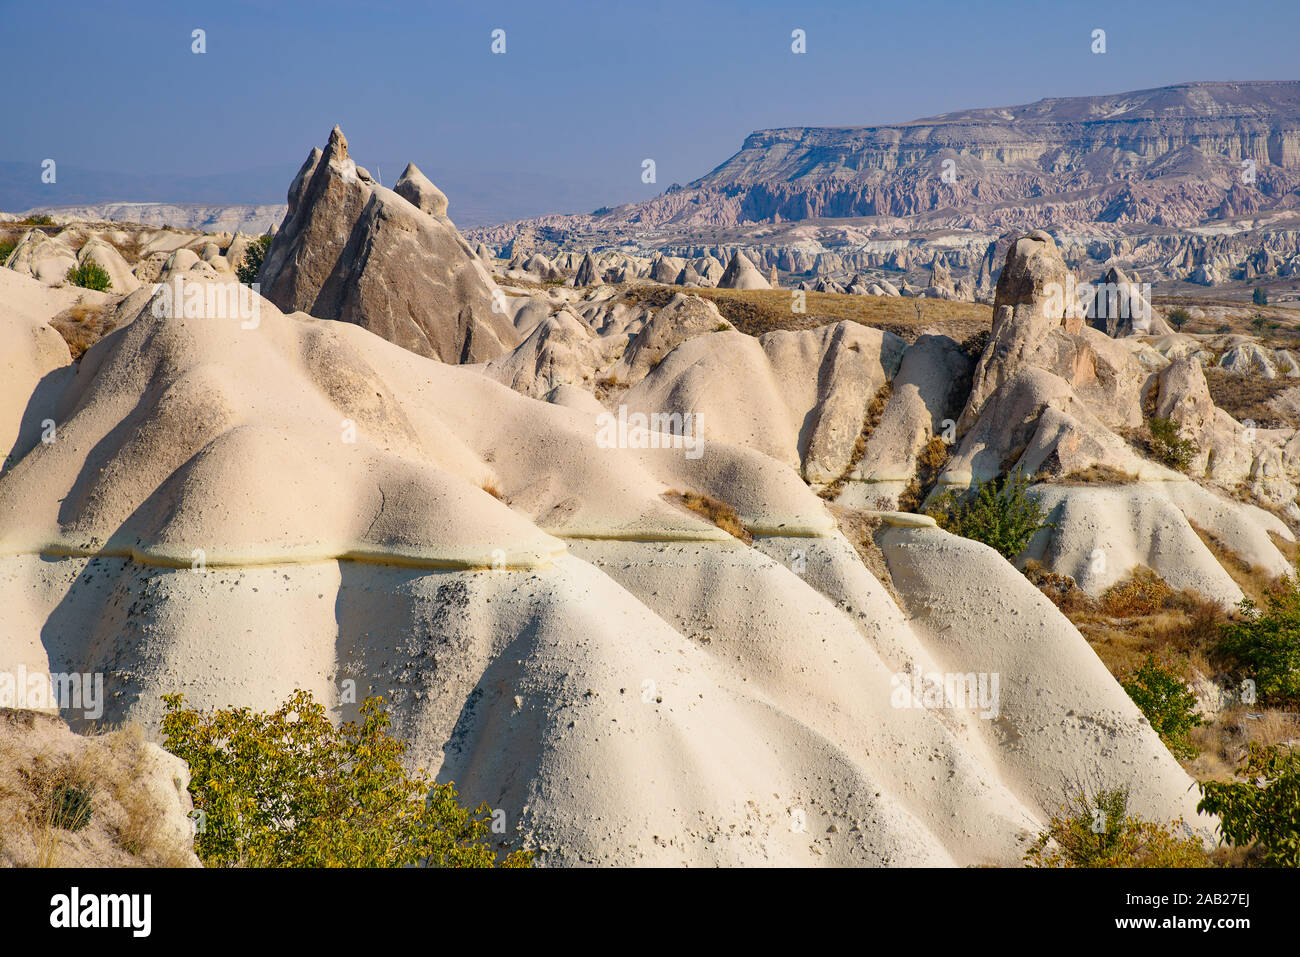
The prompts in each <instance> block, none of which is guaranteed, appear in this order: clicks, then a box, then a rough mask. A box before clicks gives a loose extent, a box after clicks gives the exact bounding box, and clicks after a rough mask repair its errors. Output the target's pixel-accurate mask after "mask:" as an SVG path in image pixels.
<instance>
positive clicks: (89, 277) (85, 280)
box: [64, 259, 113, 292]
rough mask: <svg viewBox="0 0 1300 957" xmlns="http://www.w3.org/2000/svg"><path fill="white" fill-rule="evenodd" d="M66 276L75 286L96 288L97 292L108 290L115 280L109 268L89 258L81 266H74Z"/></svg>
mask: <svg viewBox="0 0 1300 957" xmlns="http://www.w3.org/2000/svg"><path fill="white" fill-rule="evenodd" d="M64 278H66V279H67V280H68V282H70V283H72V284H73V285H74V286H80V287H81V288H82V289H94V290H95V291H96V292H107V291H109V290H110V289H112V288H113V280H112V279H110V278H109V275H108V270H106V269H105V268H104V267H103V266H101V265H100V264H99V263H97V262H95V260H93V259H87V260H86V261H85V262H84V263H82V264H81V265H80V266H73V267H72V268H71V269H69V270H68V273H67V275H66V276H65V277H64Z"/></svg>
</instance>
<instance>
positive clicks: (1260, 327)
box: [1250, 313, 1268, 335]
mask: <svg viewBox="0 0 1300 957" xmlns="http://www.w3.org/2000/svg"><path fill="white" fill-rule="evenodd" d="M1250 327H1251V328H1252V329H1254V330H1255V333H1256V334H1257V335H1259V334H1262V333H1263V332H1264V330H1265V329H1266V328H1268V320H1267V319H1266V318H1264V317H1263V316H1261V315H1260V314H1259V313H1255V315H1253V316H1252V317H1251V319H1250Z"/></svg>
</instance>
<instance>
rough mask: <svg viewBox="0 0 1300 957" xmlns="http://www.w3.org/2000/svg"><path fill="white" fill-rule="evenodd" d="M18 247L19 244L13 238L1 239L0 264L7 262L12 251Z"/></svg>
mask: <svg viewBox="0 0 1300 957" xmlns="http://www.w3.org/2000/svg"><path fill="white" fill-rule="evenodd" d="M17 248H18V244H17V243H16V242H14V241H13V240H12V239H0V266H3V265H4V264H5V260H6V259H8V258H9V255H10V253H12V252H13V251H14V250H15V249H17Z"/></svg>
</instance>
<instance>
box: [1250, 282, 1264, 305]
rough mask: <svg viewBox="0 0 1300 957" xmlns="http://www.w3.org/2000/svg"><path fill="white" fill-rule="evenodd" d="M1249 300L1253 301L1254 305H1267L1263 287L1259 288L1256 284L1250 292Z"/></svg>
mask: <svg viewBox="0 0 1300 957" xmlns="http://www.w3.org/2000/svg"><path fill="white" fill-rule="evenodd" d="M1250 301H1251V302H1253V303H1254V304H1255V305H1257V306H1267V305H1268V293H1266V292H1265V291H1264V290H1263V289H1261V288H1260V287H1259V286H1256V287H1255V291H1254V292H1252V293H1251V294H1250Z"/></svg>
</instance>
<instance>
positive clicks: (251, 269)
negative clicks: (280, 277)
mask: <svg viewBox="0 0 1300 957" xmlns="http://www.w3.org/2000/svg"><path fill="white" fill-rule="evenodd" d="M270 248H271V237H270V236H258V237H257V238H256V239H254V240H253V241H252V242H251V243H249V244H248V247H247V248H246V249H245V250H244V258H243V259H241V260H240V261H239V265H238V266H236V267H235V274H236V275H237V276H238V277H239V281H240V282H242V283H243V284H244V285H245V286H251V285H252V284H253V283H255V282H257V274H258V273H260V272H261V271H262V261H263V260H265V259H266V251H267V250H268V249H270Z"/></svg>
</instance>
